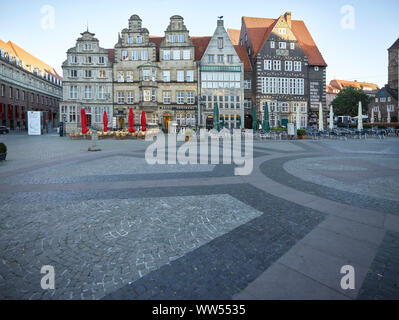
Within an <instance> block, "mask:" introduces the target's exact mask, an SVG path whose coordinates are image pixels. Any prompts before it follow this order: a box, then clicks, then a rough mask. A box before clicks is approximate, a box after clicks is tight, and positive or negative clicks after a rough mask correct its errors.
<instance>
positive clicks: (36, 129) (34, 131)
mask: <svg viewBox="0 0 399 320" xmlns="http://www.w3.org/2000/svg"><path fill="white" fill-rule="evenodd" d="M41 127H42V126H41V112H36V111H29V112H28V135H30V136H40V135H41V134H42V131H41Z"/></svg>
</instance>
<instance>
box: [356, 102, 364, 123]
mask: <svg viewBox="0 0 399 320" xmlns="http://www.w3.org/2000/svg"><path fill="white" fill-rule="evenodd" d="M357 129H358V130H363V108H362V102H361V101H359V110H358V115H357Z"/></svg>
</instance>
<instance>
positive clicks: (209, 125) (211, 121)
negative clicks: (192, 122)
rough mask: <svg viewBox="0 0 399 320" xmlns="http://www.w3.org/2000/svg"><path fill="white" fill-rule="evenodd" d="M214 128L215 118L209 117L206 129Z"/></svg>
mask: <svg viewBox="0 0 399 320" xmlns="http://www.w3.org/2000/svg"><path fill="white" fill-rule="evenodd" d="M212 129H213V118H207V119H206V130H212Z"/></svg>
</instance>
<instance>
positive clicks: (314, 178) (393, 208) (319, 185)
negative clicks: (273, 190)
mask: <svg viewBox="0 0 399 320" xmlns="http://www.w3.org/2000/svg"><path fill="white" fill-rule="evenodd" d="M330 158H331V156H329V155H324V156H323V157H322V158H320V159H323V161H329V160H328V159H330ZM350 158H353V157H352V156H350ZM320 159H319V160H320ZM398 160H399V158H398ZM289 161H292V162H289ZM297 161H298V162H299V161H300V163H301V164H303V165H304V168H302V167H300V166H298V162H297ZM307 161H309V162H312V159H310V158H309V157H306V156H299V157H298V156H294V157H286V158H279V159H274V160H271V161H268V162H265V163H263V164H262V166H261V170H262V173H263V174H265V175H266V176H268V177H269V178H272V179H273V180H275V181H278V182H280V183H282V184H284V185H287V186H290V187H292V188H295V189H297V190H301V191H303V192H306V193H309V194H314V195H318V196H320V197H322V198H326V199H329V200H333V201H338V202H343V203H345V204H348V205H352V206H355V207H360V208H368V209H374V210H381V211H382V212H384V213H391V214H395V215H399V201H398V200H397V198H395V197H393V198H394V200H391V199H390V198H389V199H387V198H385V197H386V195H385V194H384V193H383V192H381V191H380V189H384V188H388V190H389V192H388V196H389V195H391V196H392V192H394V189H393V190H391V185H392V184H393V185H394V186H396V187H395V188H397V185H398V180H397V179H396V180H395V179H393V180H392V179H390V178H382V179H379V178H377V179H376V178H374V180H372V181H371V182H370V181H367V180H366V181H363V182H362V184H359V187H358V188H356V185H355V186H353V184H352V183H351V184H349V185H348V186H346V185H345V184H343V183H342V182H340V181H339V180H338V179H337V177H336V179H331V178H330V177H326V176H325V173H326V172H327V173H328V168H327V169H326V170H325V171H324V172H322V175H321V174H320V171H319V172H317V173H318V174H317V175H316V174H315V173H313V172H312V170H313V169H315V170H319V168H318V167H317V166H316V167H315V166H313V167H310V166H308V164H307ZM390 161H391V160H388V163H389V162H390ZM381 163H384V162H383V161H381ZM354 165H355V164H354V163H353V164H352V165H351V166H349V165H348V164H345V166H342V164H341V165H340V166H339V168H346V169H348V168H353V166H354ZM284 168H287V170H289V171H291V173H293V174H290V173H289V172H287V170H285V169H284ZM306 168H310V169H309V170H306ZM335 168H337V167H335ZM359 169H360V170H359ZM387 170H392V169H388V168H387ZM321 171H322V170H321ZM366 172H367V171H365V170H364V168H357V170H355V171H351V173H352V175H354V176H356V177H357V175H359V174H362V173H366ZM318 178H320V179H319V180H318ZM305 179H306V180H305ZM385 179H387V180H388V184H387V185H388V187H387V186H386V185H385ZM339 187H342V188H343V189H344V190H340V189H339ZM359 189H360V190H359ZM366 191H367V193H366Z"/></svg>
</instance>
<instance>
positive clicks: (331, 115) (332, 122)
mask: <svg viewBox="0 0 399 320" xmlns="http://www.w3.org/2000/svg"><path fill="white" fill-rule="evenodd" d="M330 130H331V131H332V130H334V111H333V107H332V106H330Z"/></svg>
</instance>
